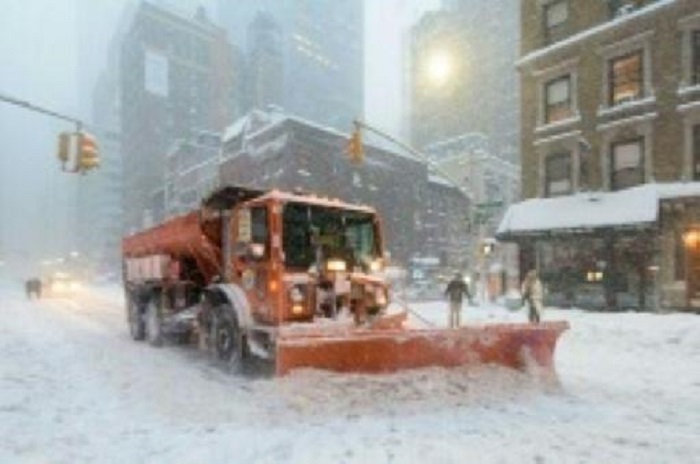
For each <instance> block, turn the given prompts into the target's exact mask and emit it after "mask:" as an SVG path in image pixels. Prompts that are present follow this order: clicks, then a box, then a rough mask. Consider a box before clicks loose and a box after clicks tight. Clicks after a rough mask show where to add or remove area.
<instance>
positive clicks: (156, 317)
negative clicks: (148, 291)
mask: <svg viewBox="0 0 700 464" xmlns="http://www.w3.org/2000/svg"><path fill="white" fill-rule="evenodd" d="M145 317H146V323H145V326H146V339H147V340H148V343H150V344H151V345H153V346H160V345H161V344H162V343H163V331H162V324H161V320H160V308H158V302H157V301H155V300H153V299H152V300H151V301H149V302H148V305H147V306H146V314H145Z"/></svg>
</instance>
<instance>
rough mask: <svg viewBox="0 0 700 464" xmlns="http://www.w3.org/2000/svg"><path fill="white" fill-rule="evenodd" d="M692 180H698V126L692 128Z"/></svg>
mask: <svg viewBox="0 0 700 464" xmlns="http://www.w3.org/2000/svg"><path fill="white" fill-rule="evenodd" d="M693 180H700V124H696V125H694V126H693Z"/></svg>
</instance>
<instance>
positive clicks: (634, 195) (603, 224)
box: [496, 184, 660, 241]
mask: <svg viewBox="0 0 700 464" xmlns="http://www.w3.org/2000/svg"><path fill="white" fill-rule="evenodd" d="M659 199H660V195H659V189H658V186H657V184H645V185H641V186H638V187H633V188H629V189H625V190H620V191H617V192H586V193H578V194H575V195H567V196H563V197H557V198H534V199H531V200H526V201H523V202H521V203H518V204H515V205H512V206H511V207H510V208H508V211H507V212H506V214H505V216H504V217H503V220H502V221H501V224H500V226H499V227H498V231H497V232H496V237H497V238H498V239H499V240H506V241H507V240H514V239H517V238H525V237H529V236H543V235H552V234H564V233H587V232H589V233H590V232H595V231H597V230H601V229H612V230H621V229H646V228H650V227H654V226H655V224H656V222H657V220H658V215H659Z"/></svg>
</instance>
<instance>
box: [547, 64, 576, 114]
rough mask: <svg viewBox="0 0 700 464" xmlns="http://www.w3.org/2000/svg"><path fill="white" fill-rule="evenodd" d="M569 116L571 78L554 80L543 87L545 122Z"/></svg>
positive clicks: (565, 77)
mask: <svg viewBox="0 0 700 464" xmlns="http://www.w3.org/2000/svg"><path fill="white" fill-rule="evenodd" d="M570 116H571V76H568V75H567V76H564V77H560V78H557V79H554V80H552V81H550V82H548V83H547V84H546V85H545V122H546V123H552V122H556V121H561V120H563V119H566V118H568V117H570Z"/></svg>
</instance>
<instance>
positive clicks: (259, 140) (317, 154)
mask: <svg viewBox="0 0 700 464" xmlns="http://www.w3.org/2000/svg"><path fill="white" fill-rule="evenodd" d="M347 143H348V134H345V133H342V132H340V131H336V130H334V129H331V128H328V127H322V126H319V125H317V124H315V123H313V122H310V121H306V120H304V119H301V118H299V117H296V116H293V115H290V114H286V113H283V112H281V111H280V110H277V109H274V108H271V109H270V110H269V111H260V110H255V111H252V112H251V113H249V114H248V115H247V116H246V117H244V118H242V119H240V120H238V121H237V122H236V123H234V124H233V125H231V126H230V127H229V128H228V129H227V130H226V133H225V134H224V137H223V150H222V161H221V162H222V164H221V168H220V180H221V182H224V183H234V184H240V185H250V186H254V187H256V188H279V189H282V190H294V189H302V190H304V191H309V192H313V193H315V194H319V195H324V196H329V197H333V198H340V199H342V200H345V201H350V202H355V203H363V204H368V205H371V206H373V207H375V208H377V210H378V211H379V213H380V214H381V216H382V218H383V221H384V226H385V231H386V233H385V240H386V244H387V248H388V250H389V251H391V253H392V260H393V261H394V262H395V263H397V264H399V265H406V264H407V263H408V261H409V259H410V257H411V256H413V255H414V254H416V253H425V252H426V251H427V250H428V249H430V250H431V251H430V252H431V253H435V254H437V255H438V256H439V255H440V253H441V252H442V251H443V250H446V251H445V252H446V253H451V251H452V249H453V247H456V246H457V245H456V244H455V243H454V241H455V240H460V239H466V235H467V230H466V222H465V221H464V219H463V218H458V217H457V216H456V215H455V214H454V211H460V210H461V211H466V210H467V208H468V205H467V204H464V203H463V204H461V205H459V204H458V205H455V200H454V199H453V198H451V197H445V198H444V201H441V202H435V206H436V208H440V210H438V209H431V211H430V212H428V211H427V210H428V208H427V202H428V201H429V200H428V199H429V198H434V197H435V195H436V193H435V192H436V190H435V189H440V192H443V193H444V188H445V187H444V186H439V187H437V186H435V185H433V184H434V183H431V182H429V176H428V169H427V166H426V165H425V163H423V162H421V161H418V160H416V159H415V158H412V157H411V156H409V155H407V154H405V153H402V152H400V151H397V150H396V149H395V148H389V147H386V146H384V145H383V144H381V143H379V142H372V141H371V140H366V141H365V145H364V148H365V153H366V157H365V162H364V163H363V164H361V165H355V164H351V163H350V162H349V160H348V155H347V153H346V146H347ZM431 185H432V187H431ZM448 190H449V189H448ZM448 217H452V218H454V220H455V221H457V222H459V223H460V224H461V227H462V229H461V233H460V232H457V231H456V230H455V227H458V226H455V227H452V226H450V227H444V224H443V223H440V224H436V223H435V221H436V220H437V219H436V218H448ZM428 234H429V235H431V241H430V244H429V245H428V248H426V243H427V235H428ZM440 234H447V235H446V238H444V239H442V238H440ZM449 237H452V238H449Z"/></svg>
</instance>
